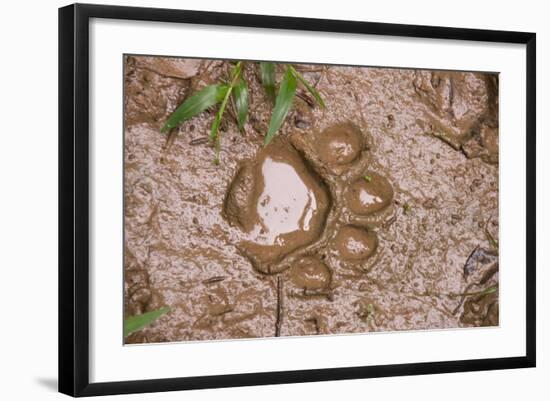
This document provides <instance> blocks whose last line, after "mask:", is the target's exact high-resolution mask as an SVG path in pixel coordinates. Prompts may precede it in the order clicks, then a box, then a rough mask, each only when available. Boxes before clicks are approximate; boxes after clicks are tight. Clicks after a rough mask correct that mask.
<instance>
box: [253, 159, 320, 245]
mask: <svg viewBox="0 0 550 401" xmlns="http://www.w3.org/2000/svg"><path fill="white" fill-rule="evenodd" d="M262 178H263V183H264V186H263V191H262V193H261V195H260V197H259V199H258V203H257V213H258V217H259V220H260V224H261V226H260V225H256V227H255V229H254V234H256V235H257V237H256V238H257V240H261V242H263V243H267V244H277V245H283V242H284V240H283V239H282V238H281V234H286V233H290V232H293V231H298V230H301V231H309V229H310V222H311V219H312V217H313V214H314V213H315V211H316V209H317V201H316V199H315V194H314V193H313V191H312V189H311V188H308V186H307V185H306V184H305V183H304V181H303V180H302V178H301V177H300V176H299V175H298V173H297V171H296V170H295V168H294V167H293V166H292V165H290V164H288V163H284V162H280V161H275V160H273V159H272V158H271V157H266V159H265V160H264V163H263V165H262Z"/></svg>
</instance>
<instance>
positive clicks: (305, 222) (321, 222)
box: [224, 122, 393, 290]
mask: <svg viewBox="0 0 550 401" xmlns="http://www.w3.org/2000/svg"><path fill="white" fill-rule="evenodd" d="M367 139H368V138H366V136H365V135H364V134H363V133H362V132H361V130H360V129H359V128H358V127H357V126H356V125H354V124H352V123H349V122H348V123H343V124H337V125H334V126H332V127H329V128H327V129H326V130H324V131H321V132H317V133H315V134H306V135H298V134H295V135H292V136H291V137H290V138H289V139H285V138H278V139H277V140H276V141H274V142H272V143H271V144H270V145H269V146H267V147H266V148H263V149H261V150H260V151H259V152H258V154H257V155H256V157H255V158H254V159H253V160H245V161H243V162H242V163H241V165H240V168H239V169H238V171H237V173H236V175H235V177H234V179H233V181H232V183H231V185H230V187H229V189H228V192H227V195H226V199H225V205H224V215H225V218H226V219H227V220H228V221H229V222H230V223H231V224H234V225H236V226H238V227H239V228H240V229H241V231H242V233H243V239H242V241H240V243H239V244H238V246H239V249H240V250H241V251H242V252H243V253H244V254H245V255H246V256H247V257H248V259H249V260H250V262H251V263H252V265H253V266H254V268H255V269H256V270H258V271H260V272H262V273H267V274H273V273H279V272H281V271H283V270H286V269H287V268H289V267H292V269H291V277H292V281H293V282H294V284H295V285H296V286H297V287H299V288H303V289H304V290H319V289H323V288H327V287H328V286H329V284H330V281H331V277H332V270H333V269H334V268H335V266H336V265H340V264H341V263H340V260H341V262H342V263H344V264H345V265H352V266H353V265H357V264H360V265H362V264H364V263H366V261H367V259H369V258H371V257H372V255H374V254H375V253H376V251H377V248H378V236H377V233H376V232H375V231H374V227H377V226H380V224H379V223H380V222H381V221H382V220H383V219H385V218H387V216H388V215H390V214H391V213H392V210H393V207H392V206H391V204H392V202H391V201H392V198H393V188H392V186H391V184H390V182H389V181H388V180H387V179H386V178H385V177H384V176H382V175H381V174H379V173H377V172H375V171H371V170H367V168H366V167H367V165H368V163H370V161H369V151H368V150H367V146H366V143H367V142H368V141H367ZM366 174H368V175H366ZM380 216H382V217H380ZM327 254H329V255H332V257H331V259H332V260H334V259H337V260H339V262H338V263H329V261H324V260H323V259H324V257H322V256H321V255H325V256H326V255H327Z"/></svg>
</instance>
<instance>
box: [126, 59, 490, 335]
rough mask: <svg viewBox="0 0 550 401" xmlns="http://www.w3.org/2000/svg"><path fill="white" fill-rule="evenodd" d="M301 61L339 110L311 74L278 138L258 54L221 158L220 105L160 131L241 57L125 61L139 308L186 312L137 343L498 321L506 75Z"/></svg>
mask: <svg viewBox="0 0 550 401" xmlns="http://www.w3.org/2000/svg"><path fill="white" fill-rule="evenodd" d="M296 68H298V69H299V71H300V72H301V73H302V74H303V75H304V76H305V77H306V79H308V80H309V81H310V82H312V83H314V84H315V85H316V88H317V89H318V90H319V91H320V93H321V95H322V96H323V99H324V100H325V103H326V105H327V108H326V109H320V108H316V107H313V102H312V101H311V99H309V98H308V95H307V93H306V92H305V91H303V88H299V90H298V95H299V96H298V97H297V98H296V99H295V101H294V106H293V108H292V109H291V111H290V113H289V115H288V117H287V119H286V120H285V123H284V124H283V127H282V129H281V131H280V132H279V134H278V136H277V137H276V139H275V140H274V141H273V142H272V143H271V144H270V145H268V146H267V147H264V146H263V137H264V135H265V132H266V131H267V126H268V124H269V119H270V116H271V114H270V110H271V108H272V103H270V100H269V99H268V98H267V97H266V96H265V94H264V91H263V89H262V88H261V84H260V82H259V79H258V70H257V65H255V64H254V63H245V66H244V75H245V78H246V79H247V82H248V83H249V90H250V115H249V120H248V122H247V123H246V125H245V130H244V132H243V133H240V132H239V130H238V129H237V126H236V123H235V122H234V120H233V119H232V118H231V116H230V115H229V114H227V115H226V118H224V120H223V122H222V130H221V163H220V165H218V166H216V165H215V164H214V163H213V157H214V152H213V149H212V147H211V144H210V143H209V142H208V140H206V137H207V135H208V133H209V130H210V124H211V121H212V118H213V117H214V113H215V111H207V112H204V113H202V114H201V115H200V116H198V117H195V118H193V119H192V120H190V121H187V122H185V123H184V124H182V125H180V126H179V127H178V128H176V129H174V130H173V131H172V132H171V133H170V134H169V135H165V134H161V133H160V128H161V127H162V125H163V124H164V122H165V121H166V119H167V118H168V116H169V115H170V113H171V112H172V111H173V110H174V109H175V108H176V107H177V106H178V105H179V104H180V103H181V102H182V101H183V100H184V99H185V98H186V97H187V96H189V95H190V94H192V93H194V92H195V91H197V90H199V89H201V88H203V87H204V86H205V85H209V84H212V83H215V82H218V81H219V80H220V79H222V78H224V77H225V76H226V74H227V72H228V69H229V63H228V62H224V61H216V60H191V59H178V58H155V57H140V56H128V57H127V58H126V63H125V71H124V79H125V99H124V100H125V116H124V118H125V132H124V147H125V154H124V156H125V164H124V172H125V186H124V195H125V198H124V199H125V205H124V214H125V215H124V217H125V244H124V246H125V251H124V255H125V260H124V272H125V286H124V300H125V303H124V305H125V315H126V316H130V315H135V314H140V313H143V312H146V311H150V310H154V309H157V308H160V307H162V306H165V305H167V306H170V307H171V311H170V313H168V314H166V315H164V316H162V317H161V318H160V319H159V320H158V321H156V322H154V323H153V324H151V325H150V326H148V327H146V328H145V329H143V330H141V331H139V332H137V333H134V334H132V335H130V336H128V337H127V338H126V339H125V342H126V343H128V344H131V343H143V342H166V341H190V340H214V339H230V338H252V337H272V336H275V335H281V336H296V335H314V334H338V333H364V332H369V331H393V330H419V329H441V328H455V327H478V326H494V325H498V322H499V320H498V315H499V304H498V249H497V248H496V247H495V243H496V242H497V241H498V230H499V227H498V76H497V75H495V74H481V73H459V72H439V71H417V70H406V69H384V68H359V67H339V66H312V65H296ZM277 71H278V80H279V79H280V76H281V74H282V72H283V66H278V70H277ZM489 238H492V240H490V239H489ZM488 289H489V290H488ZM281 297H282V299H283V302H282V303H281V302H280V298H281Z"/></svg>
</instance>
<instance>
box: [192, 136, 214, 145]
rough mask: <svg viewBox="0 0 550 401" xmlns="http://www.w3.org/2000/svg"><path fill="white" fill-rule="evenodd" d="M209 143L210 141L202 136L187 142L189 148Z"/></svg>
mask: <svg viewBox="0 0 550 401" xmlns="http://www.w3.org/2000/svg"><path fill="white" fill-rule="evenodd" d="M208 142H210V139H209V138H208V137H207V136H203V137H201V138H196V139H193V140H192V141H189V145H191V146H197V145H204V144H205V143H208Z"/></svg>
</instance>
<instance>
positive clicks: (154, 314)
mask: <svg viewBox="0 0 550 401" xmlns="http://www.w3.org/2000/svg"><path fill="white" fill-rule="evenodd" d="M169 311H170V308H169V307H168V306H165V307H164V308H160V309H157V310H154V311H151V312H146V313H143V314H141V315H136V316H130V317H129V318H126V319H125V320H124V337H126V336H128V335H130V334H132V333H134V332H136V331H138V330H141V329H142V328H144V327H145V326H147V325H149V324H151V323H153V322H154V321H155V320H157V319H158V318H159V317H161V316H162V315H164V314H165V313H168V312H169Z"/></svg>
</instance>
